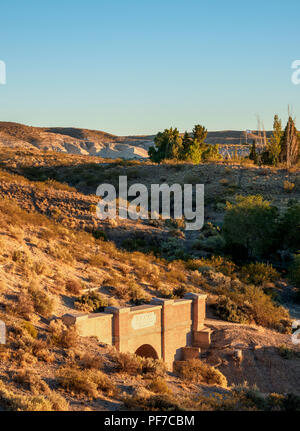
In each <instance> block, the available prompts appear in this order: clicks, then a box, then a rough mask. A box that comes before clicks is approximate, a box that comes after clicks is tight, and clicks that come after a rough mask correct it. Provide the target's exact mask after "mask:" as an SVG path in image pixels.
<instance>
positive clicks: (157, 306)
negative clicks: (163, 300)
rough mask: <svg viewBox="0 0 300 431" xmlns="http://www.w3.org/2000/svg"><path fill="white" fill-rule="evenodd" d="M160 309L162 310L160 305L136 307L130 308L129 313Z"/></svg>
mask: <svg viewBox="0 0 300 431" xmlns="http://www.w3.org/2000/svg"><path fill="white" fill-rule="evenodd" d="M161 308H162V305H154V304H153V305H152V304H149V305H148V304H145V305H137V306H135V307H131V308H130V312H131V313H138V312H143V311H150V310H160V309H161Z"/></svg>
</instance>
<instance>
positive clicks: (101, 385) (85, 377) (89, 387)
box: [57, 367, 117, 399]
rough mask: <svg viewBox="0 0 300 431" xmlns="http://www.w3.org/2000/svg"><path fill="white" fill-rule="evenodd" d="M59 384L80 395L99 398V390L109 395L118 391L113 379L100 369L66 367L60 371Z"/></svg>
mask: <svg viewBox="0 0 300 431" xmlns="http://www.w3.org/2000/svg"><path fill="white" fill-rule="evenodd" d="M57 379H58V382H59V384H60V385H61V386H62V387H63V388H64V389H65V390H67V391H69V392H71V393H73V392H74V393H76V394H79V395H87V396H88V397H90V398H92V399H93V398H97V397H98V396H99V392H98V391H99V390H101V391H103V392H105V393H106V394H108V395H114V394H116V393H117V388H116V386H115V385H114V383H113V382H112V381H111V379H110V378H109V377H108V376H107V375H106V374H104V373H102V372H101V371H99V370H80V369H79V368H70V367H66V368H63V369H61V370H60V371H59V372H58V375H57Z"/></svg>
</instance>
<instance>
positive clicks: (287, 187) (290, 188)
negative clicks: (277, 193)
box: [283, 181, 295, 193]
mask: <svg viewBox="0 0 300 431" xmlns="http://www.w3.org/2000/svg"><path fill="white" fill-rule="evenodd" d="M294 188H295V184H294V183H291V182H290V181H283V189H284V191H285V192H286V193H291V192H292V191H293V190H294Z"/></svg>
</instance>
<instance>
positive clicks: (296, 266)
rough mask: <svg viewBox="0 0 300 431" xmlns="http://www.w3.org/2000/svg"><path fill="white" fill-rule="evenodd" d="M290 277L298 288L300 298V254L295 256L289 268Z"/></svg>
mask: <svg viewBox="0 0 300 431" xmlns="http://www.w3.org/2000/svg"><path fill="white" fill-rule="evenodd" d="M289 279H290V280H291V281H292V283H294V284H295V285H296V287H297V288H298V298H299V299H300V254H296V255H295V256H294V261H293V263H292V264H291V266H290V268H289Z"/></svg>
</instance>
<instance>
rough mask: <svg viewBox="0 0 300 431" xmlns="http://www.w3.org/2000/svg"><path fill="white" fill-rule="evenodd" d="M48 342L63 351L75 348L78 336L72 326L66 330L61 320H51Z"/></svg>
mask: <svg viewBox="0 0 300 431" xmlns="http://www.w3.org/2000/svg"><path fill="white" fill-rule="evenodd" d="M49 329H50V336H49V341H50V342H51V343H52V344H54V345H56V346H59V347H62V348H64V349H69V348H71V347H75V346H76V345H77V344H78V334H77V331H76V328H75V327H74V326H72V327H70V328H68V327H67V326H65V325H64V323H63V322H62V321H61V320H53V321H52V322H51V323H50V325H49Z"/></svg>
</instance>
